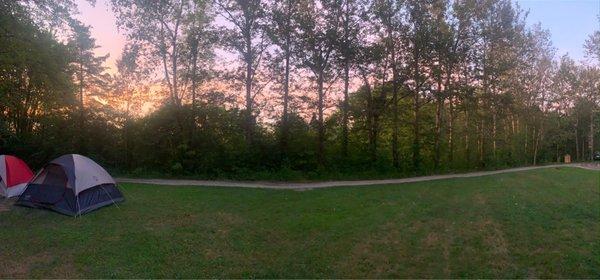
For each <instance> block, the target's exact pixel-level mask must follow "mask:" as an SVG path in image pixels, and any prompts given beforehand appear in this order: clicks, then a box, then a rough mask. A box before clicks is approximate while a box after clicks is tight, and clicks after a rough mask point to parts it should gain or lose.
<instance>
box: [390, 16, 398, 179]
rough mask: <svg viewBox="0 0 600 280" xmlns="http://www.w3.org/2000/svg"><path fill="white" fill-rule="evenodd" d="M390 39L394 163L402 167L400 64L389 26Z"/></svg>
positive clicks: (395, 165)
mask: <svg viewBox="0 0 600 280" xmlns="http://www.w3.org/2000/svg"><path fill="white" fill-rule="evenodd" d="M388 40H389V42H390V43H389V45H390V47H389V48H388V50H389V51H390V52H391V56H392V79H393V81H392V164H393V166H394V168H396V169H398V168H399V167H400V154H399V153H398V146H399V144H398V130H399V128H400V124H399V115H398V113H399V112H398V88H399V84H398V83H399V81H398V79H399V78H400V77H399V76H398V65H397V61H396V48H395V46H394V36H393V32H392V28H391V27H389V26H388Z"/></svg>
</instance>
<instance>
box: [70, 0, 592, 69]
mask: <svg viewBox="0 0 600 280" xmlns="http://www.w3.org/2000/svg"><path fill="white" fill-rule="evenodd" d="M109 1H110V0H96V5H95V6H92V5H90V4H89V3H88V1H87V0H76V3H77V5H78V7H79V11H80V14H79V15H78V18H79V19H80V20H81V21H82V22H83V23H85V24H87V25H90V26H91V27H92V30H91V32H92V36H93V37H94V38H96V44H98V45H99V46H100V48H98V49H97V54H98V55H104V54H107V53H108V54H110V57H109V59H108V65H107V66H108V67H109V68H110V71H109V72H111V73H114V72H115V69H116V66H115V65H116V64H115V63H116V60H117V59H118V58H119V57H120V55H121V50H122V49H123V46H124V45H125V37H124V36H123V35H122V34H120V33H119V31H118V29H117V26H116V19H115V16H114V14H113V13H112V11H111V9H110V6H109ZM513 1H514V2H516V3H518V4H519V5H520V6H521V8H522V9H523V10H525V11H529V14H528V16H527V23H528V24H530V25H533V24H536V23H538V22H539V23H541V25H542V27H543V28H544V29H548V30H550V33H551V35H552V43H553V45H554V47H556V49H557V56H561V55H563V54H567V53H568V54H569V55H570V56H571V57H572V58H574V59H575V60H576V61H582V60H584V59H585V52H584V49H583V44H584V42H585V40H586V39H587V37H588V36H589V35H590V34H592V33H593V32H594V30H598V29H600V23H599V21H598V14H599V13H600V0H513Z"/></svg>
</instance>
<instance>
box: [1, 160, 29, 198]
mask: <svg viewBox="0 0 600 280" xmlns="http://www.w3.org/2000/svg"><path fill="white" fill-rule="evenodd" d="M32 177H33V172H31V169H29V166H27V164H26V163H25V162H24V161H22V160H21V159H19V158H18V157H15V156H8V155H0V196H5V197H13V196H17V195H21V193H22V192H23V190H24V189H25V186H26V185H27V183H28V182H29V180H31V178H32Z"/></svg>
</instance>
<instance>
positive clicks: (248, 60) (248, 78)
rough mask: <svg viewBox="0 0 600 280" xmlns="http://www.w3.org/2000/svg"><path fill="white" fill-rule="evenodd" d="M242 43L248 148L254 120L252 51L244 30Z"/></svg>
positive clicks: (249, 35)
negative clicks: (244, 67) (243, 46)
mask: <svg viewBox="0 0 600 280" xmlns="http://www.w3.org/2000/svg"><path fill="white" fill-rule="evenodd" d="M244 41H245V44H246V53H245V57H244V59H245V63H246V80H245V86H246V96H245V98H246V112H245V123H246V125H245V126H246V127H245V130H246V131H245V132H246V144H247V145H248V148H250V147H251V146H252V142H253V137H254V120H253V116H252V110H253V108H252V105H253V102H252V75H253V71H252V70H253V69H252V62H253V61H254V58H253V50H252V36H251V34H250V30H246V31H245V32H244Z"/></svg>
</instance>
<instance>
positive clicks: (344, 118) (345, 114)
mask: <svg viewBox="0 0 600 280" xmlns="http://www.w3.org/2000/svg"><path fill="white" fill-rule="evenodd" d="M348 1H349V0H346V1H345V2H344V5H345V19H344V50H343V52H344V101H343V104H342V107H343V108H342V112H343V116H342V122H343V124H342V156H343V157H344V158H346V157H347V156H348V111H349V105H348V87H349V84H350V46H349V43H348V40H349V36H348V33H349V32H350V25H349V24H350V23H349V21H350V15H349V10H348Z"/></svg>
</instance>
